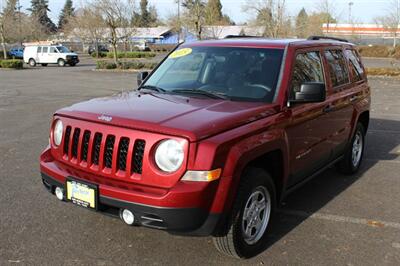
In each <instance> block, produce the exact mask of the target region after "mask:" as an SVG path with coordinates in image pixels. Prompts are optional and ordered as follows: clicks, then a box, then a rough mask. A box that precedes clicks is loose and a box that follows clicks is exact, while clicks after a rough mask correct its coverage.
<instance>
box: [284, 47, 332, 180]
mask: <svg viewBox="0 0 400 266" xmlns="http://www.w3.org/2000/svg"><path fill="white" fill-rule="evenodd" d="M325 79H326V78H325V75H324V68H323V60H322V55H321V51H320V50H314V51H307V50H306V51H300V52H297V55H296V59H295V64H294V67H293V70H292V78H291V85H290V87H289V95H290V96H289V97H291V98H293V96H294V94H295V92H298V91H300V87H301V84H303V83H304V82H323V83H325ZM327 107H328V104H327V102H321V103H297V104H292V106H291V107H290V108H289V112H290V115H291V117H292V119H291V124H290V126H288V127H287V129H286V133H287V136H288V141H289V147H290V179H289V185H290V186H293V185H296V184H297V183H299V182H301V181H302V180H303V179H305V178H306V177H308V176H310V175H311V174H313V173H315V172H316V171H317V170H319V169H320V168H322V167H323V166H324V165H326V164H327V162H328V161H329V159H330V155H331V148H332V146H331V144H330V143H329V141H328V140H329V136H330V135H332V133H333V129H332V128H331V126H330V122H329V120H328V119H327V115H326V113H325V110H326V108H327Z"/></svg>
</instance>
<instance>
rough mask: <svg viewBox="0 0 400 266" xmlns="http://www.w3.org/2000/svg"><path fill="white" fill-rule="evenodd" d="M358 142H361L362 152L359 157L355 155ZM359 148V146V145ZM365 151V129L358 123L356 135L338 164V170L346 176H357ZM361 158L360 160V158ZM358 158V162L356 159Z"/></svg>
mask: <svg viewBox="0 0 400 266" xmlns="http://www.w3.org/2000/svg"><path fill="white" fill-rule="evenodd" d="M357 140H359V141H361V146H360V147H361V151H360V154H359V155H358V153H357V157H356V154H355V153H353V149H354V147H355V145H357V144H356V142H357ZM358 146H359V145H358ZM364 149H365V129H364V126H363V124H361V123H357V126H356V130H355V132H354V135H353V137H352V139H351V142H350V144H349V145H348V147H347V149H346V152H345V153H344V157H343V159H342V160H341V161H340V162H338V164H337V168H338V170H339V172H341V173H343V174H345V175H352V174H355V173H356V172H357V171H358V169H360V166H361V163H362V159H363V155H364ZM358 156H359V158H358ZM355 158H357V160H356V159H355Z"/></svg>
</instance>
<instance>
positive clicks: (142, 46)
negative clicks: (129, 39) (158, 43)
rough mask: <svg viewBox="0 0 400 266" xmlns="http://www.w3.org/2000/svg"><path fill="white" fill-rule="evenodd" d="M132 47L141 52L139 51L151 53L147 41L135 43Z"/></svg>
mask: <svg viewBox="0 0 400 266" xmlns="http://www.w3.org/2000/svg"><path fill="white" fill-rule="evenodd" d="M132 46H133V48H134V49H136V50H139V51H150V49H149V46H148V44H147V42H145V41H137V42H133V43H132Z"/></svg>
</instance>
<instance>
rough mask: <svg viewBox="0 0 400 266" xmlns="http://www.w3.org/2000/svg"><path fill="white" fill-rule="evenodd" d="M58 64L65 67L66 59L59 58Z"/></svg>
mask: <svg viewBox="0 0 400 266" xmlns="http://www.w3.org/2000/svg"><path fill="white" fill-rule="evenodd" d="M58 66H60V67H64V66H65V60H64V59H58Z"/></svg>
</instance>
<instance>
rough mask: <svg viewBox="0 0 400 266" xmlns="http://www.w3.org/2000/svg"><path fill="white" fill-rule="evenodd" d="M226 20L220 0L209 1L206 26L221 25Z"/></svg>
mask: <svg viewBox="0 0 400 266" xmlns="http://www.w3.org/2000/svg"><path fill="white" fill-rule="evenodd" d="M223 18H224V15H223V14H222V4H221V1H220V0H209V1H208V3H207V6H206V24H207V25H215V24H219V23H220V22H221V21H222V20H223Z"/></svg>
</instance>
